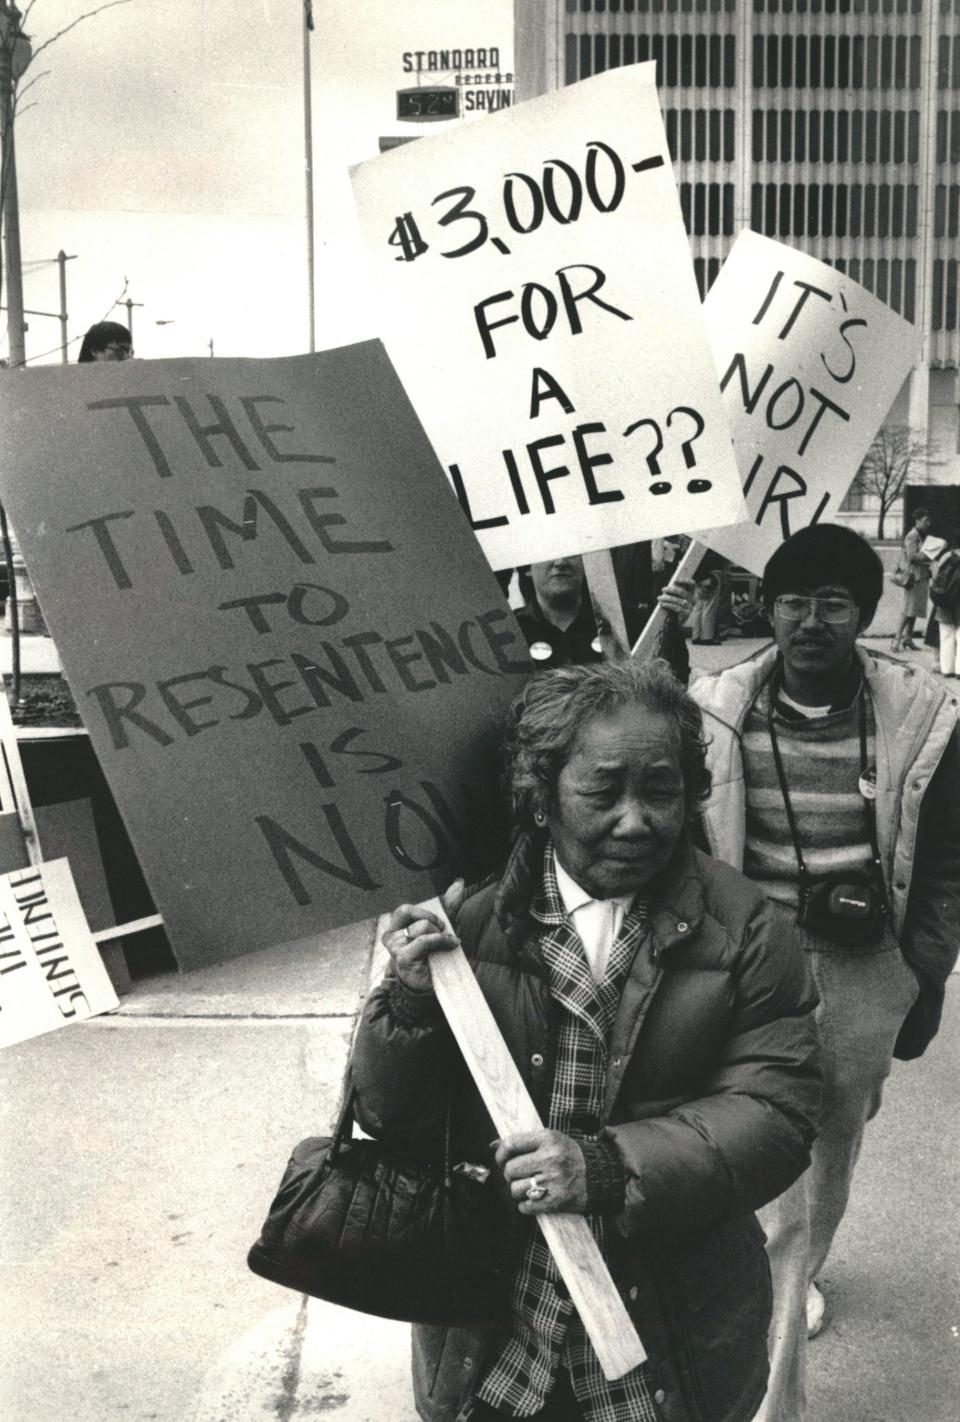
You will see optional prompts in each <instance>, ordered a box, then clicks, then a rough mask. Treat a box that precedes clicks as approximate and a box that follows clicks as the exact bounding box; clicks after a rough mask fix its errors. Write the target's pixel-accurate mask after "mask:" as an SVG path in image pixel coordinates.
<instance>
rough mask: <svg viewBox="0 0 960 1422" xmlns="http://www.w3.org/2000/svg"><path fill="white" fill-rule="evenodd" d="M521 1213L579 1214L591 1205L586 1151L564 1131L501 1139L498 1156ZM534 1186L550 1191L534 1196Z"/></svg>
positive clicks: (519, 1135)
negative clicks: (588, 1196) (532, 1188)
mask: <svg viewBox="0 0 960 1422" xmlns="http://www.w3.org/2000/svg"><path fill="white" fill-rule="evenodd" d="M495 1159H496V1162H497V1165H498V1166H499V1167H500V1169H501V1170H502V1171H503V1178H504V1179H505V1180H506V1181H507V1182H508V1184H509V1186H510V1193H511V1195H512V1196H513V1198H514V1199H515V1200H516V1201H518V1209H519V1211H520V1213H521V1215H548V1214H577V1215H582V1214H583V1213H584V1211H585V1210H586V1208H587V1166H586V1161H585V1160H584V1158H583V1151H582V1150H581V1149H580V1147H579V1145H578V1144H577V1142H576V1141H575V1140H574V1139H573V1138H572V1137H571V1136H565V1135H563V1134H562V1132H560V1131H546V1130H540V1131H522V1132H520V1133H519V1134H517V1135H515V1136H504V1138H503V1140H501V1141H498V1142H497V1152H496V1156H495ZM534 1180H535V1182H536V1183H535V1186H534V1188H535V1189H536V1188H539V1189H541V1190H544V1191H545V1192H546V1193H545V1194H543V1195H541V1196H540V1198H539V1199H537V1198H534V1199H532V1200H531V1199H530V1198H529V1195H528V1191H529V1189H530V1186H531V1184H532V1183H533V1182H534Z"/></svg>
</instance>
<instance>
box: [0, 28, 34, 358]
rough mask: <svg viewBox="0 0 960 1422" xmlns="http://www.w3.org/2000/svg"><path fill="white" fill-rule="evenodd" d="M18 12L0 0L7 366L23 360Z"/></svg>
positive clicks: (24, 58)
mask: <svg viewBox="0 0 960 1422" xmlns="http://www.w3.org/2000/svg"><path fill="white" fill-rule="evenodd" d="M21 18H22V17H21V14H20V11H19V10H18V9H17V7H16V5H12V4H7V3H6V0H0V151H2V165H0V186H2V197H3V230H4V261H5V266H6V278H7V329H8V331H9V337H8V345H9V355H10V364H11V366H22V365H23V364H24V362H25V360H26V347H25V345H24V324H23V268H22V265H21V260H20V205H19V201H18V197H17V159H16V151H15V148H14V140H13V85H14V83H15V82H16V80H17V79H19V77H20V75H21V74H22V73H23V71H24V70H25V69H26V67H27V65H28V64H29V63H30V59H31V57H32V52H31V49H30V41H29V40H28V39H27V37H26V35H24V34H23V33H22V32H21V29H20V20H21Z"/></svg>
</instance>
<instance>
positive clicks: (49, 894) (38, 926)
mask: <svg viewBox="0 0 960 1422" xmlns="http://www.w3.org/2000/svg"><path fill="white" fill-rule="evenodd" d="M116 1006H117V996H116V993H115V992H114V990H113V988H112V987H111V985H110V979H109V977H108V976H107V971H106V969H105V968H104V966H103V963H102V962H101V959H100V954H99V952H98V951H97V945H96V944H95V943H94V941H93V938H92V936H91V934H90V929H89V928H88V926H87V920H86V918H85V916H84V912H83V909H82V908H81V906H80V899H79V898H78V896H77V890H76V886H75V885H74V882H73V875H72V874H71V872H70V864H69V862H68V861H67V860H66V859H52V860H50V862H49V863H47V864H31V865H30V866H29V867H28V868H26V869H15V870H14V871H13V872H12V873H9V874H3V875H0V1047H9V1046H12V1045H13V1043H14V1042H24V1041H26V1040H27V1038H28V1037H39V1036H40V1035H41V1033H43V1032H52V1031H54V1029H55V1028H57V1027H65V1026H66V1025H67V1023H68V1022H80V1021H82V1020H83V1019H84V1018H86V1017H95V1016H96V1015H97V1014H98V1013H100V1012H109V1011H110V1010H111V1008H114V1007H116Z"/></svg>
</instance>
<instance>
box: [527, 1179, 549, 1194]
mask: <svg viewBox="0 0 960 1422" xmlns="http://www.w3.org/2000/svg"><path fill="white" fill-rule="evenodd" d="M548 1194H549V1191H548V1190H547V1187H546V1185H541V1184H540V1177H539V1175H534V1177H533V1179H532V1180H531V1181H530V1184H529V1185H528V1186H527V1199H528V1200H545V1199H546V1197H547V1195H548Z"/></svg>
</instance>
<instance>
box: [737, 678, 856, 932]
mask: <svg viewBox="0 0 960 1422" xmlns="http://www.w3.org/2000/svg"><path fill="white" fill-rule="evenodd" d="M769 696H770V684H769V683H768V684H767V685H766V686H765V687H764V688H763V690H762V691H761V693H760V695H759V696H758V697H757V699H756V701H755V702H754V704H753V706H752V707H751V709H750V712H749V714H748V716H747V720H746V724H745V726H744V734H743V759H744V773H745V778H746V797H747V804H746V845H745V849H744V863H743V872H744V873H745V874H746V875H747V877H748V878H749V879H752V880H753V881H754V883H756V884H759V885H760V886H761V887H762V888H763V889H764V891H765V892H766V894H767V895H768V897H769V898H771V899H775V900H777V902H779V903H782V904H786V905H788V906H789V907H791V908H796V906H797V903H798V901H799V870H798V866H797V855H796V851H795V850H794V846H793V839H792V837H791V834H790V825H789V822H788V820H787V812H786V809H785V806H784V802H783V793H782V791H781V789H780V783H779V781H778V779H777V768H776V764H775V762H774V759H773V751H772V748H771V745H770V732H769V728H768V725H767V711H768V706H769ZM783 709H784V714H781V710H780V709H778V710H776V711H775V713H774V715H775V724H776V732H777V744H778V745H779V747H780V756H781V759H782V761H783V772H784V776H785V778H786V782H787V788H788V790H789V792H790V804H791V805H792V807H793V814H794V819H795V820H796V824H797V832H798V835H799V839H800V848H801V850H802V851H803V858H804V862H805V863H806V866H807V869H808V871H809V872H810V874H811V876H812V877H814V878H819V877H822V876H825V875H830V876H835V875H838V874H844V873H848V872H850V871H851V870H862V869H864V868H865V867H866V866H868V865H869V864H870V862H871V860H872V858H873V852H872V850H871V847H870V821H869V817H868V814H869V812H868V809H867V805H866V802H865V801H864V798H863V796H862V795H861V793H860V787H859V781H860V722H859V697H857V698H855V699H854V701H853V703H852V705H850V706H848V707H844V708H843V709H842V710H837V711H834V710H831V711H829V712H828V713H827V714H826V715H824V716H818V717H816V718H813V719H807V718H804V717H796V716H795V714H791V712H790V710H789V708H783ZM867 763H868V765H872V764H873V763H874V726H873V708H872V706H871V704H870V698H869V697H867Z"/></svg>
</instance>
